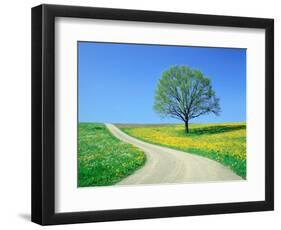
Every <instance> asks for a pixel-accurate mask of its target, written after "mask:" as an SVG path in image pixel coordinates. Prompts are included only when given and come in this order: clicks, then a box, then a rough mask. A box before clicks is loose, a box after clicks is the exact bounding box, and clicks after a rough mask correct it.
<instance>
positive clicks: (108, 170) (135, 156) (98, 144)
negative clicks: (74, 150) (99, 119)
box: [78, 123, 145, 187]
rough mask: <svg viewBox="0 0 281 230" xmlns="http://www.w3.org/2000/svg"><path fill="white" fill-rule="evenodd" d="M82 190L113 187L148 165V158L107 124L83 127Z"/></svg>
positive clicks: (79, 165) (80, 142)
mask: <svg viewBox="0 0 281 230" xmlns="http://www.w3.org/2000/svg"><path fill="white" fill-rule="evenodd" d="M78 143H79V145H78V186H79V187H86V186H101V185H113V184H115V183H117V182H119V181H120V180H122V179H123V178H124V177H126V176H128V175H130V174H132V173H133V172H134V171H135V170H136V169H138V168H139V167H141V166H142V165H143V164H144V162H145V154H144V153H143V152H142V151H140V150H139V149H137V148H136V147H134V146H132V145H130V144H126V143H124V142H122V141H120V140H118V139H117V138H115V137H114V136H112V135H111V133H110V132H109V131H108V130H107V128H106V127H105V126H104V125H103V124H97V123H79V140H78Z"/></svg>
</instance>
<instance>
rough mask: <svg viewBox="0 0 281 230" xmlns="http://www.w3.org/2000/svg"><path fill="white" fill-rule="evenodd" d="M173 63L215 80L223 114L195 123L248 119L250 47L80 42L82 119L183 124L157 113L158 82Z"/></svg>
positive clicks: (213, 82)
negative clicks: (155, 99) (197, 71)
mask: <svg viewBox="0 0 281 230" xmlns="http://www.w3.org/2000/svg"><path fill="white" fill-rule="evenodd" d="M172 65H188V66H189V67H191V68H196V69H199V70H201V72H203V74H204V75H205V76H208V77H209V78H210V79H211V82H212V86H213V89H214V90H215V92H216V95H217V97H219V98H220V105H221V110H222V112H221V114H220V116H215V115H212V114H210V115H204V116H201V117H198V118H196V119H193V120H191V121H190V122H192V123H208V122H230V121H245V120H246V50H245V49H231V48H207V47H187V46H159V45H135V44H114V43H96V42H78V101H79V104H78V113H79V114H78V116H79V122H111V123H179V122H180V121H179V120H176V119H172V118H164V119H163V118H161V117H159V115H158V114H156V113H155V112H154V111H153V101H154V93H155V89H156V85H157V81H158V80H159V79H160V77H161V74H162V72H163V71H164V70H167V69H169V67H171V66H172Z"/></svg>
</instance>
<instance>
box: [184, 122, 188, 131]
mask: <svg viewBox="0 0 281 230" xmlns="http://www.w3.org/2000/svg"><path fill="white" fill-rule="evenodd" d="M184 125H185V133H188V132H189V130H188V121H185V122H184Z"/></svg>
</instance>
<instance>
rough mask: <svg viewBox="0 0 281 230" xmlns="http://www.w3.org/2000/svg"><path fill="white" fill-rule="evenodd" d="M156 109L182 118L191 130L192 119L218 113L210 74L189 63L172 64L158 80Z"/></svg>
mask: <svg viewBox="0 0 281 230" xmlns="http://www.w3.org/2000/svg"><path fill="white" fill-rule="evenodd" d="M154 110H155V111H156V112H157V113H158V114H160V115H161V116H163V117H166V116H169V117H173V118H176V119H180V120H182V121H183V122H184V124H185V132H186V133H188V132H189V130H188V125H189V121H190V120H191V119H193V118H196V117H199V116H201V115H203V114H208V113H214V114H215V115H219V113H220V105H219V99H218V98H217V97H216V95H215V91H214V90H213V89H212V86H211V81H210V79H209V78H207V77H205V76H204V75H203V74H202V73H201V72H200V71H199V70H195V69H191V68H189V67H188V66H173V67H171V68H170V69H169V70H167V71H164V72H163V74H162V77H161V79H160V80H159V81H158V85H157V88H156V94H155V100H154Z"/></svg>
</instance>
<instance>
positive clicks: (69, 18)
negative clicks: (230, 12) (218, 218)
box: [32, 5, 274, 225]
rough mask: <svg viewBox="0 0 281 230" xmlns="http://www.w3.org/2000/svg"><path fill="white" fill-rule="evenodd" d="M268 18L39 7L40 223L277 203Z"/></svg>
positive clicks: (36, 192) (36, 160)
mask: <svg viewBox="0 0 281 230" xmlns="http://www.w3.org/2000/svg"><path fill="white" fill-rule="evenodd" d="M273 31H274V22H273V19H262V18H246V17H230V16H215V15H201V14H184V13H171V12H153V11H138V10H125V9H108V8H93V7H76V6H58V5H40V6H37V7H34V8H32V221H33V222H36V223H38V224H42V225H51V224H67V223H82V222H97V221H113V220H128V219H142V218H160V217H176V216H192V215H205V214H221V213H236V212H250V211H266V210H273V207H274V187H273V186H274V185H273V182H274V177H273V176H274V175H273V172H274V168H273V166H274V163H273V152H274V131H273V124H274V111H273V105H274V98H273V97H274V91H273V90H274V53H273V52H274V35H273Z"/></svg>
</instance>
